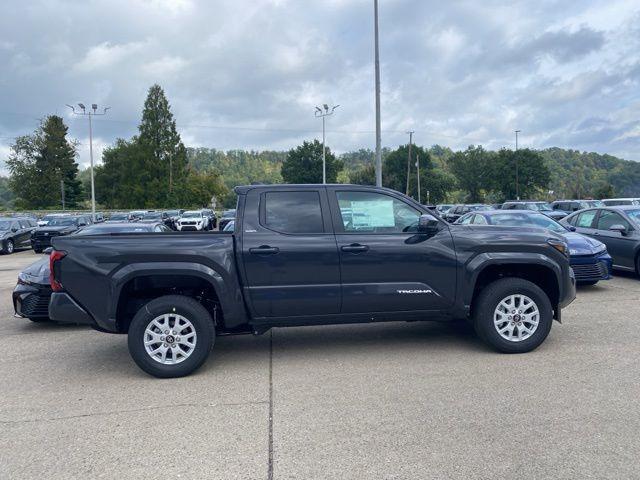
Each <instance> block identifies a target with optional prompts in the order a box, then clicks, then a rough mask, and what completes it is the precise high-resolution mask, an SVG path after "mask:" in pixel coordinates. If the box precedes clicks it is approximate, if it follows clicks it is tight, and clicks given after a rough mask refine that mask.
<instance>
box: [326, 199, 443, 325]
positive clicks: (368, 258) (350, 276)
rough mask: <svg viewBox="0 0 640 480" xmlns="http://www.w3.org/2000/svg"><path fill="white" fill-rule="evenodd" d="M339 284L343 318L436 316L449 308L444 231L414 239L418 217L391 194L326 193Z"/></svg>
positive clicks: (415, 208)
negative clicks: (384, 314) (349, 315)
mask: <svg viewBox="0 0 640 480" xmlns="http://www.w3.org/2000/svg"><path fill="white" fill-rule="evenodd" d="M328 193H329V202H330V205H331V210H332V213H333V224H334V229H335V231H336V240H337V244H338V249H339V251H338V254H339V255H340V268H341V278H342V312H343V313H373V312H406V311H415V310H440V309H443V308H446V307H448V306H449V305H451V304H452V303H453V300H454V297H455V290H456V274H455V271H456V267H455V265H456V263H455V252H454V249H453V241H452V238H451V233H450V232H449V228H448V227H447V225H445V224H444V223H441V225H440V229H439V231H438V232H437V233H435V234H434V235H431V236H428V235H424V234H418V233H416V230H417V228H416V227H417V222H418V218H419V217H420V215H421V214H422V211H421V210H419V208H418V207H417V206H416V205H413V204H410V203H409V202H407V201H406V200H405V199H404V197H402V196H400V195H395V194H394V193H393V192H388V193H387V192H378V191H372V190H371V189H363V190H359V189H358V188H357V187H350V188H349V189H342V188H337V187H329V188H328Z"/></svg>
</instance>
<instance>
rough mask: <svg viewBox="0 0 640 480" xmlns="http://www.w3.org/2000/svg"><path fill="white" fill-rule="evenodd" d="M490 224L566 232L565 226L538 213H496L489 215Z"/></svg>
mask: <svg viewBox="0 0 640 480" xmlns="http://www.w3.org/2000/svg"><path fill="white" fill-rule="evenodd" d="M490 222H491V225H507V226H513V227H538V228H546V229H547V230H551V231H552V232H556V233H567V230H566V228H564V227H563V226H562V225H560V224H559V223H558V222H556V221H555V220H552V219H551V218H549V217H547V216H546V215H542V214H539V213H534V214H527V213H498V214H495V215H491V217H490Z"/></svg>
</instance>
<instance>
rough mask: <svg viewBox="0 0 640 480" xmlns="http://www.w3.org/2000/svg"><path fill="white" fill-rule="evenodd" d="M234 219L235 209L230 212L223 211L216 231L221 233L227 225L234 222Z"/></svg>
mask: <svg viewBox="0 0 640 480" xmlns="http://www.w3.org/2000/svg"><path fill="white" fill-rule="evenodd" d="M235 218H236V210H235V208H234V209H230V210H225V211H224V212H222V217H221V218H220V222H219V223H218V230H220V231H223V230H224V227H225V226H226V225H227V223H229V222H230V221H231V220H235Z"/></svg>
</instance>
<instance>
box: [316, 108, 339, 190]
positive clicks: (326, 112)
mask: <svg viewBox="0 0 640 480" xmlns="http://www.w3.org/2000/svg"><path fill="white" fill-rule="evenodd" d="M339 106H340V105H334V106H333V107H331V108H329V105H327V104H326V103H324V104H323V105H322V108H320V107H316V111H315V116H316V118H322V183H323V184H324V183H327V160H326V151H325V139H326V131H325V118H326V117H329V116H331V115H333V112H334V111H335V109H336V108H338V107H339Z"/></svg>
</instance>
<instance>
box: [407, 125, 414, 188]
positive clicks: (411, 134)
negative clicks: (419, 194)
mask: <svg viewBox="0 0 640 480" xmlns="http://www.w3.org/2000/svg"><path fill="white" fill-rule="evenodd" d="M407 133H408V134H409V153H408V154H407V191H406V194H407V197H408V196H409V178H411V146H412V144H413V134H414V133H415V132H414V131H413V130H412V131H410V132H407Z"/></svg>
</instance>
